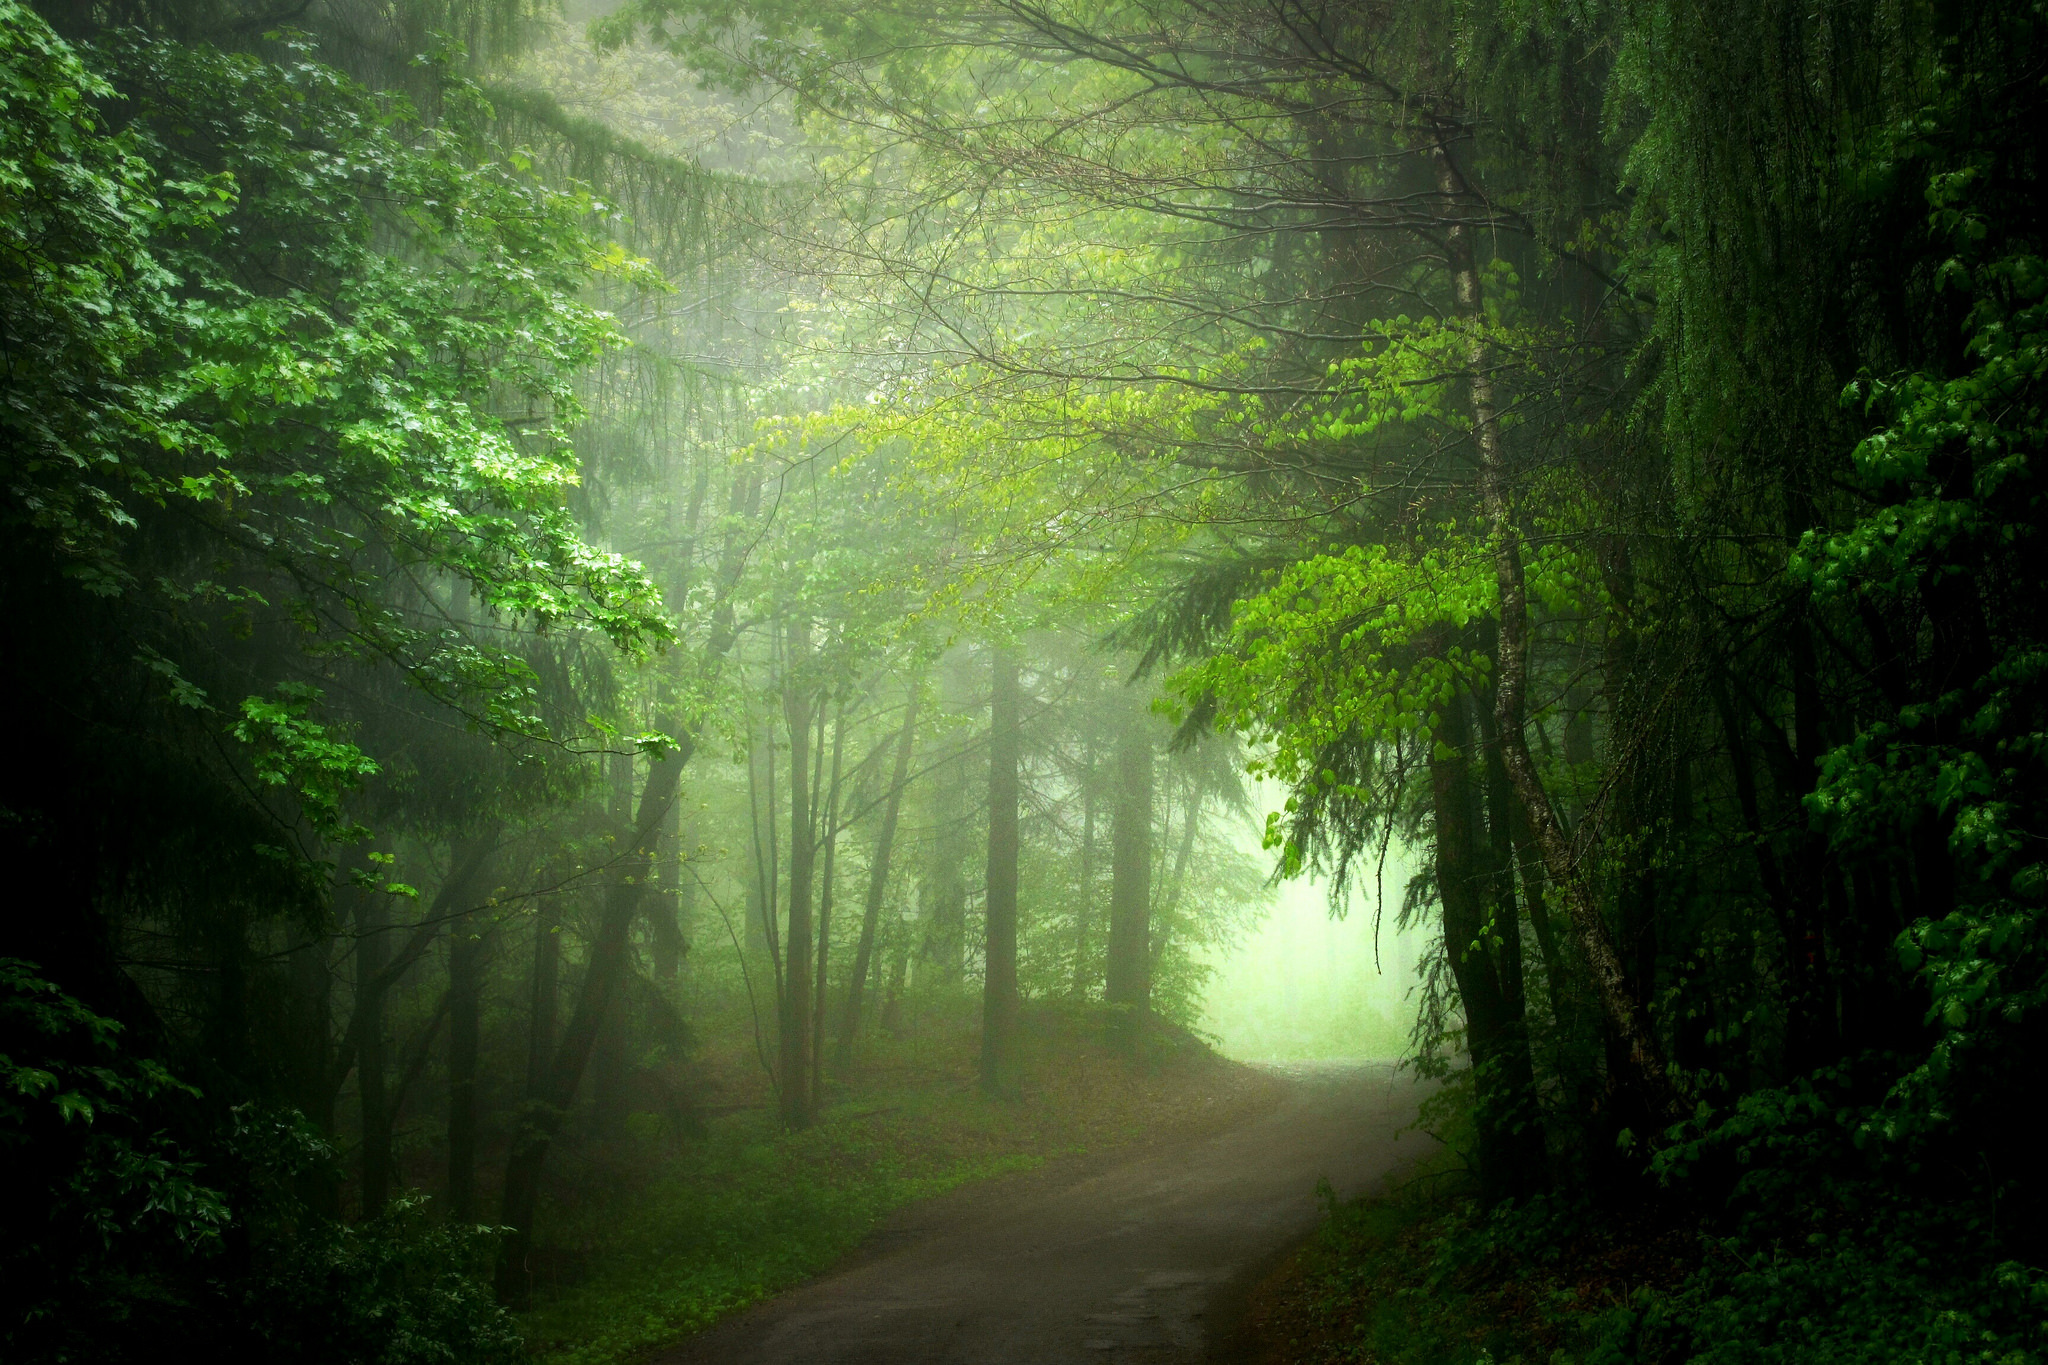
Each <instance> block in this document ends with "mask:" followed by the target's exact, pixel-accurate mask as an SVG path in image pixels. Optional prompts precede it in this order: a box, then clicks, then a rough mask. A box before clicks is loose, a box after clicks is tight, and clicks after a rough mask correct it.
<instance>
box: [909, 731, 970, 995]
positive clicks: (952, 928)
mask: <svg viewBox="0 0 2048 1365" xmlns="http://www.w3.org/2000/svg"><path fill="white" fill-rule="evenodd" d="M940 771H941V774H942V775H941V778H940V784H939V799H938V801H937V803H936V808H937V812H938V829H937V831H936V833H935V835H934V837H933V840H932V859H931V865H930V867H929V868H928V869H927V871H926V876H925V882H924V886H923V888H922V891H923V893H924V894H923V895H921V896H920V900H921V901H922V900H924V899H926V898H927V897H928V898H929V902H930V903H929V904H928V905H925V906H924V907H923V908H924V920H925V924H924V947H923V957H924V960H925V961H926V962H927V963H929V964H930V965H931V975H932V981H933V984H935V985H938V986H943V987H958V986H959V985H960V984H961V982H962V980H963V979H964V978H965V976H966V966H965V963H964V958H965V955H966V947H967V943H966V940H967V879H966V876H965V875H964V874H963V872H962V871H961V864H962V863H963V862H965V861H966V850H965V849H964V848H963V847H962V846H963V845H964V844H965V843H966V836H965V831H966V827H967V820H968V818H969V817H968V814H967V807H968V796H967V761H966V759H965V758H964V757H961V756H959V755H955V756H954V757H953V758H951V759H949V760H947V761H946V763H945V764H944V765H943V766H942V768H941V770H940ZM923 977H924V973H923V972H922V971H921V970H920V972H919V973H918V979H919V980H920V981H921V980H923Z"/></svg>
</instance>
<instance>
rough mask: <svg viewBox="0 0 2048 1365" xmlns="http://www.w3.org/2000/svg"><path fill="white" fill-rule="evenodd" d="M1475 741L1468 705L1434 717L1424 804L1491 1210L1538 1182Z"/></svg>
mask: <svg viewBox="0 0 2048 1365" xmlns="http://www.w3.org/2000/svg"><path fill="white" fill-rule="evenodd" d="M1471 740H1472V736H1471V724H1470V721H1469V719H1468V717H1467V708H1466V704H1465V698H1464V696H1463V694H1462V693H1459V694H1454V695H1453V696H1452V698H1451V699H1450V700H1449V701H1447V702H1445V703H1444V704H1443V705H1442V707H1441V708H1440V709H1439V710H1438V712H1437V716H1436V734H1435V741H1436V742H1435V745H1434V746H1433V747H1434V754H1433V756H1432V757H1431V759H1430V765H1429V774H1430V797H1431V803H1432V806H1433V808H1434V809H1433V814H1434V817H1435V825H1436V883H1437V899H1438V901H1439V903H1440V904H1441V906H1442V909H1443V926H1444V954H1445V956H1446V957H1447V958H1448V959H1449V961H1450V967H1451V976H1452V978H1453V979H1454V980H1455V981H1456V982H1457V986H1458V998H1459V1001H1460V1003H1461V1004H1462V1005H1463V1006H1464V1013H1465V1042H1466V1047H1467V1050H1468V1051H1469V1052H1470V1053H1471V1056H1472V1077H1473V1083H1474V1090H1475V1092H1476V1098H1477V1113H1476V1115H1475V1119H1476V1122H1477V1125H1478V1129H1479V1187H1480V1196H1481V1198H1482V1199H1483V1200H1484V1201H1485V1202H1486V1203H1488V1204H1497V1203H1499V1202H1501V1201H1502V1200H1504V1199H1517V1198H1522V1197H1525V1196H1527V1195H1528V1194H1530V1193H1531V1192H1532V1191H1533V1190H1534V1189H1535V1188H1536V1187H1537V1185H1538V1184H1539V1183H1540V1182H1541V1179H1542V1171H1543V1139H1542V1129H1541V1128H1540V1127H1539V1126H1538V1116H1537V1113H1536V1105H1535V1095H1536V1085H1535V1069H1534V1066H1533V1065H1532V1063H1531V1060H1530V1056H1529V1035H1528V1030H1527V1027H1526V1025H1525V1021H1524V1018H1523V1014H1522V1009H1521V1002H1520V1000H1519V999H1518V998H1517V995H1518V993H1517V992H1516V991H1514V990H1513V989H1511V987H1510V986H1509V983H1508V980H1507V977H1508V973H1507V972H1506V971H1504V970H1502V968H1503V959H1505V957H1506V956H1507V953H1506V949H1507V939H1508V936H1509V935H1519V934H1520V932H1521V930H1520V927H1519V926H1518V925H1517V924H1515V923H1514V922H1513V921H1512V920H1511V919H1508V920H1505V922H1503V921H1504V917H1505V916H1506V915H1508V914H1509V913H1511V912H1510V910H1509V909H1508V908H1507V907H1497V908H1495V910H1494V913H1493V914H1491V915H1490V914H1489V913H1488V909H1489V906H1488V901H1489V899H1490V898H1489V895H1488V892H1489V890H1492V889H1495V888H1496V887H1497V882H1496V880H1495V876H1494V873H1495V869H1494V868H1492V867H1491V866H1490V863H1491V860H1490V859H1489V858H1488V857H1487V856H1486V852H1485V850H1484V848H1483V847H1482V845H1481V843H1480V835H1481V834H1482V832H1483V831H1482V830H1481V829H1480V827H1479V820H1478V815H1479V810H1478V800H1477V793H1475V792H1474V790H1473V783H1472V758H1471V752H1472V743H1471Z"/></svg>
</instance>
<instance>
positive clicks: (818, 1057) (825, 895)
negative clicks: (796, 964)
mask: <svg viewBox="0 0 2048 1365" xmlns="http://www.w3.org/2000/svg"><path fill="white" fill-rule="evenodd" d="M845 747H846V707H845V704H844V703H841V704H840V706H839V707H838V711H837V714H836V715H834V717H833V719H832V779H831V784H830V785H829V786H828V787H827V789H826V797H825V818H824V819H823V820H821V821H820V822H819V826H820V829H821V832H822V837H823V839H824V842H825V859H824V862H823V864H822V865H821V866H820V868H819V893H818V984H817V991H816V994H814V995H813V996H812V997H811V1112H812V1113H813V1114H819V1113H822V1112H824V1109H825V986H826V980H827V978H826V973H825V967H826V963H827V960H828V959H829V958H830V957H831V954H832V895H833V892H834V890H835V889H836V888H837V885H838V884H837V882H836V881H835V880H834V878H833V868H834V865H835V864H836V863H837V861H838V853H839V762H840V759H841V758H843V757H844V756H845Z"/></svg>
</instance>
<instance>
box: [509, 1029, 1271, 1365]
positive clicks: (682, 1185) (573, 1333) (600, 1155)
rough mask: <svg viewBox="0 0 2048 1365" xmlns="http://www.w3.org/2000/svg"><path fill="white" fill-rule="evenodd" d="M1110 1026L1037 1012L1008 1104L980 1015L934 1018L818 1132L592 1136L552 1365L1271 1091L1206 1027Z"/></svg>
mask: <svg viewBox="0 0 2048 1365" xmlns="http://www.w3.org/2000/svg"><path fill="white" fill-rule="evenodd" d="M1103 1024H1104V1020H1103V1017H1102V1016H1100V1015H1099V1014H1097V1013H1093V1012H1089V1011H1085V1010H1062V1009H1040V1010H1037V1011H1035V1012H1033V1013H1032V1014H1030V1015H1028V1016H1027V1018H1026V1021H1025V1047H1024V1053H1023V1059H1022V1062H1023V1064H1022V1080H1021V1084H1020V1086H1019V1089H1018V1092H1017V1093H1016V1094H1015V1095H1014V1096H1011V1097H1008V1098H1005V1099H1002V1100H990V1099H987V1098H984V1097H983V1096H981V1095H980V1094H979V1093H978V1092H977V1091H976V1090H975V1088H974V1085H973V1077H972V1070H971V1062H972V1057H973V1053H972V1037H971V1029H970V1028H969V1027H968V1025H967V1021H966V1015H965V1014H964V1013H963V1014H961V1015H960V1017H958V1018H950V1019H946V1018H942V1019H939V1020H937V1021H930V1020H928V1021H927V1024H926V1027H925V1031H924V1035H923V1036H922V1038H921V1039H919V1040H918V1041H917V1043H916V1045H915V1047H914V1048H912V1047H910V1046H909V1045H903V1046H895V1045H889V1044H885V1045H883V1046H882V1047H881V1048H880V1049H879V1050H878V1055H877V1056H875V1057H874V1058H872V1059H871V1060H870V1062H869V1064H868V1065H867V1067H866V1068H865V1069H864V1071H863V1073H862V1075H861V1076H859V1077H857V1078H855V1081H854V1083H853V1084H851V1085H848V1086H842V1087H836V1102H834V1103H832V1104H831V1105H829V1106H828V1108H827V1110H826V1112H825V1114H824V1115H823V1117H822V1118H821V1120H820V1121H819V1122H818V1123H816V1124H815V1125H813V1126H812V1127H811V1128H809V1129H807V1130H805V1131H803V1132H799V1133H791V1132H785V1131H783V1130H782V1129H781V1128H780V1127H779V1126H778V1125H777V1124H776V1123H775V1121H774V1119H773V1117H772V1114H771V1111H770V1110H769V1109H768V1108H767V1107H766V1106H765V1104H761V1105H759V1106H758V1107H755V1106H749V1107H744V1108H740V1107H735V1109H736V1112H729V1113H727V1114H725V1115H723V1116H721V1117H718V1118H715V1119H712V1120H711V1121H709V1122H708V1124H706V1125H705V1127H704V1130H703V1132H702V1133H701V1134H700V1135H699V1136H696V1137H694V1138H692V1139H690V1140H688V1141H684V1142H681V1143H675V1142H664V1141H663V1140H662V1139H661V1137H660V1136H659V1131H660V1130H659V1125H657V1124H653V1123H649V1124H645V1125H635V1128H636V1130H637V1132H638V1134H639V1135H638V1136H634V1137H629V1138H627V1139H624V1140H622V1141H621V1142H619V1143H615V1144H610V1145H608V1146H605V1147H601V1148H594V1149H591V1150H588V1151H586V1152H585V1153H583V1154H582V1155H581V1156H580V1157H579V1158H578V1159H577V1160H576V1162H574V1163H571V1165H570V1166H569V1168H568V1170H567V1172H566V1175H565V1177H564V1181H565V1183H564V1185H562V1186H560V1187H558V1191H557V1198H556V1199H555V1200H554V1201H553V1202H552V1203H551V1205H550V1207H549V1208H548V1209H547V1210H546V1212H545V1215H544V1221H543V1224H542V1227H541V1229H540V1245H539V1248H538V1250H539V1252H540V1255H539V1258H538V1263H539V1268H540V1273H539V1275H538V1277H537V1279H538V1283H537V1286H536V1288H537V1296H536V1297H537V1304H536V1307H535V1308H534V1309H533V1310H532V1311H531V1312H529V1313H527V1314H526V1315H525V1316H524V1318H523V1321H522V1323H521V1326H522V1329H523V1331H524V1334H525V1336H526V1339H527V1342H528V1346H529V1349H530V1350H531V1351H533V1352H534V1353H535V1354H536V1355H537V1356H538V1357H539V1358H540V1359H542V1360H544V1361H547V1362H550V1365H615V1363H623V1362H630V1361H634V1360H637V1359H640V1358H642V1357H644V1356H646V1355H647V1354H649V1353H650V1352H652V1351H654V1350H657V1349H659V1348H661V1347H662V1346H665V1345H668V1344H670V1343H672V1342H674V1341H676V1340H677V1339H679V1338H681V1337H683V1336H686V1335H688V1334H690V1333H692V1332H696V1331H701V1330H702V1329H703V1328H705V1327H708V1326H710V1325H711V1324H712V1323H714V1322H716V1321H718V1320H719V1319H720V1318H723V1317H725V1316H727V1315H729V1314H731V1313H733V1312H736V1311H738V1310H739V1309H742V1308H744V1307H746V1306H747V1305H749V1304H751V1303H754V1302H756V1301H758V1300H760V1299H762V1298H765V1297H768V1296H770V1295H772V1294H775V1293H777V1292H778V1291H780V1290H783V1289H786V1288H789V1287H791V1286H792V1285H795V1284H798V1283H800V1282H801V1281H803V1280H805V1279H807V1278H809V1277H810V1276H812V1275H814V1274H816V1273H818V1272H819V1271H820V1270H822V1269H824V1268H826V1267H828V1266H830V1265H831V1264H832V1263H833V1262H834V1261H836V1260H838V1259H840V1258H841V1257H843V1256H844V1255H846V1254H847V1253H848V1252H849V1251H851V1250H852V1249H853V1248H854V1247H856V1246H858V1245H859V1244H860V1242H861V1241H862V1239H863V1238H865V1237H866V1236H867V1235H868V1234H869V1233H870V1232H872V1231H873V1230H874V1229H875V1227H876V1226H877V1225H878V1224H879V1223H880V1222H881V1221H882V1220H883V1219H884V1218H886V1217H887V1216H888V1215H889V1214H890V1213H892V1212H894V1211H895V1210H897V1209H900V1208H902V1207H903V1206H905V1205H907V1204H910V1203H912V1202H914V1201H916V1200H919V1199H924V1198H929V1197H931V1196H933V1195H936V1194H940V1193H943V1192H945V1191H947V1190H950V1189H954V1188H956V1187H958V1186H960V1185H963V1184H967V1183H969V1182H971V1181H976V1180H985V1179H988V1178H990V1177H993V1176H998V1175H1002V1174H1005V1173H1009V1172H1014V1171H1021V1170H1027V1169H1030V1168H1032V1167H1036V1166H1039V1165H1042V1164H1043V1163H1044V1162H1045V1161H1047V1160H1048V1159H1052V1158H1056V1157H1061V1156H1067V1155H1074V1154H1079V1153H1084V1152H1092V1151H1101V1150H1104V1149H1106V1148H1111V1147H1117V1146H1122V1145H1127V1144H1131V1143H1134V1142H1139V1141H1143V1140H1146V1139H1148V1138H1151V1137H1155V1136H1164V1135H1167V1134H1170V1133H1183V1132H1187V1131H1190V1130H1192V1129H1198V1128H1201V1127H1205V1126H1209V1125H1213V1124H1216V1123H1220V1122H1223V1121H1225V1120H1227V1118H1228V1117H1229V1116H1230V1115H1231V1114H1233V1113H1236V1112H1240V1111H1241V1110H1242V1109H1243V1108H1244V1107H1246V1106H1249V1105H1253V1104H1256V1103H1259V1102H1261V1099H1262V1097H1263V1095H1264V1094H1265V1093H1266V1092H1265V1086H1266V1085H1268V1084H1269V1082H1267V1081H1266V1080H1265V1079H1264V1078H1263V1077H1261V1076H1260V1075H1259V1074H1258V1073H1256V1072H1252V1071H1251V1070H1250V1069H1248V1068H1244V1067H1240V1066H1237V1065H1235V1064H1232V1063H1228V1062H1224V1061H1222V1060H1221V1059H1219V1058H1217V1057H1215V1056H1214V1054H1212V1053H1210V1052H1208V1050H1207V1049H1206V1048H1202V1047H1201V1046H1200V1045H1199V1044H1196V1043H1194V1042H1193V1041H1192V1040H1190V1039H1185V1038H1181V1039H1168V1040H1164V1041H1163V1042H1162V1044H1161V1045H1159V1046H1158V1047H1155V1049H1154V1050H1153V1051H1152V1052H1151V1053H1150V1054H1149V1055H1148V1056H1147V1057H1145V1058H1144V1059H1142V1060H1141V1061H1140V1062H1138V1063H1135V1064H1134V1063H1132V1062H1131V1061H1128V1060H1126V1059H1124V1058H1122V1057H1120V1056H1118V1055H1116V1054H1114V1053H1113V1052H1112V1051H1111V1050H1110V1049H1109V1048H1108V1047H1107V1046H1106V1045H1105V1043H1104V1041H1103V1039H1104V1028H1103ZM733 1091H734V1087H732V1086H731V1085H728V1086H727V1087H726V1090H725V1093H733Z"/></svg>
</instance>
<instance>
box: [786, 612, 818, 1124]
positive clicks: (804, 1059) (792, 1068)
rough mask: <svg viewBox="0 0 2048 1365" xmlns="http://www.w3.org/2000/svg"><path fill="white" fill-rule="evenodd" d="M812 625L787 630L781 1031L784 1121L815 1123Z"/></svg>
mask: <svg viewBox="0 0 2048 1365" xmlns="http://www.w3.org/2000/svg"><path fill="white" fill-rule="evenodd" d="M810 635H811V628H810V623H809V622H808V621H802V620H792V621H790V623H789V625H788V627H787V630H786V632H785V636H784V638H785V653H784V658H783V669H784V679H783V686H782V716H783V721H784V723H785V724H786V725H787V727H788V730H789V921H788V931H787V933H785V934H784V936H783V954H784V956H783V989H782V1013H781V1018H780V1019H779V1020H778V1021H777V1022H778V1024H779V1026H780V1029H781V1053H780V1055H781V1068H780V1070H781V1084H782V1121H783V1123H785V1124H786V1125H788V1126H789V1127H791V1128H804V1127H808V1126H809V1124H810V1121H811V1075H810V1061H811V1056H810V1053H811V1046H810V1043H811V935H812V933H813V929H812V925H811V874H812V870H813V862H814V859H815V858H816V856H817V849H818V846H817V842H816V836H815V832H814V830H813V828H812V819H811V789H810V782H811V762H810V750H809V746H810V742H811V725H812V722H813V719H814V713H815V712H816V710H817V700H816V697H815V695H814V694H813V693H812V692H810V691H809V690H808V689H807V687H806V685H805V682H804V680H803V677H802V672H803V666H804V664H805V662H806V660H807V659H808V657H809V655H810Z"/></svg>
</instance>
